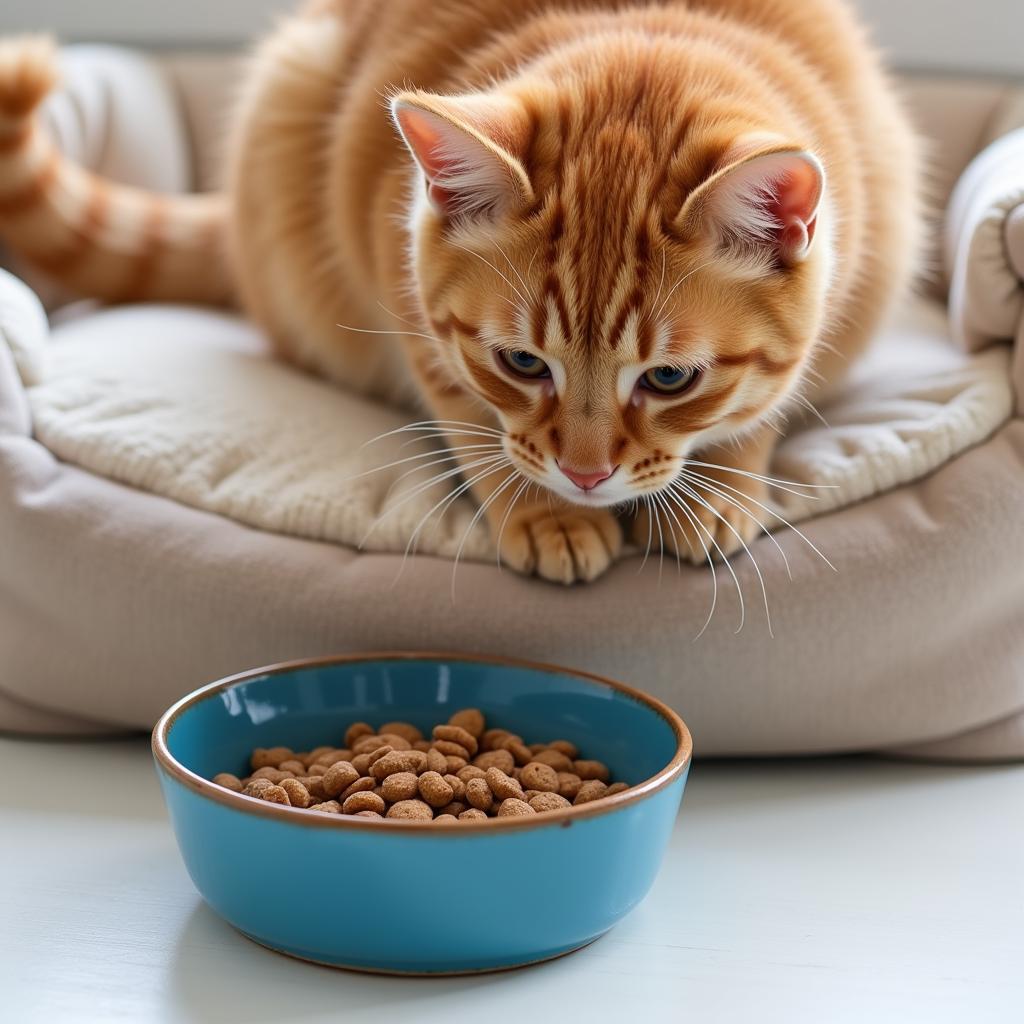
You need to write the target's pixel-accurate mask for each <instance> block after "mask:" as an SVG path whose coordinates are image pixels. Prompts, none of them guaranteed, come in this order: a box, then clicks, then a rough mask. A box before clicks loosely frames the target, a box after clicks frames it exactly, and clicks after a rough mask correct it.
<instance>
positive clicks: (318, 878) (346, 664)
mask: <svg viewBox="0 0 1024 1024" xmlns="http://www.w3.org/2000/svg"><path fill="white" fill-rule="evenodd" d="M463 707H479V708H481V709H483V711H484V712H485V714H487V716H488V717H489V719H491V720H492V722H493V723H496V724H499V725H501V726H502V727H505V728H509V729H512V730H513V731H515V732H518V733H520V734H521V735H522V736H523V737H524V738H525V739H526V741H527V742H537V741H545V740H552V739H556V738H564V739H569V740H572V741H573V742H574V743H576V744H577V745H578V746H579V747H580V748H581V750H582V751H583V752H584V755H585V756H589V757H596V758H599V759H601V760H603V761H605V762H606V763H607V764H608V765H609V767H610V768H611V770H612V772H613V775H614V777H615V778H617V779H621V780H623V781H625V782H628V783H630V784H631V785H636V784H640V783H644V781H645V780H650V779H651V778H652V777H653V776H659V777H658V778H657V779H655V780H654V781H653V782H650V783H648V784H647V786H646V787H643V786H642V787H641V792H640V794H639V795H634V794H632V793H626V794H621V795H620V796H619V797H616V798H613V799H611V800H608V801H603V802H600V803H595V804H594V805H591V806H589V807H587V808H580V809H579V811H569V812H558V813H556V814H555V815H554V816H552V817H551V818H550V819H546V816H537V817H535V818H529V819H525V820H524V819H518V820H514V821H508V820H506V819H502V820H501V821H500V822H487V823H483V824H474V825H468V824H460V825H451V826H447V827H446V826H431V825H422V824H420V825H409V824H404V823H399V822H379V821H377V822H374V821H366V820H363V819H350V818H342V817H340V816H335V815H322V814H317V813H316V812H311V811H297V810H294V809H291V808H280V807H276V806H271V805H267V804H263V803H260V802H257V801H251V800H249V799H248V798H242V797H237V796H235V795H234V794H226V793H225V792H224V791H222V790H219V789H218V788H217V787H213V786H210V785H205V784H204V783H203V782H201V781H200V780H199V779H197V778H195V777H193V776H192V775H190V773H195V775H196V776H200V777H202V778H204V779H209V778H211V777H212V776H213V775H214V774H216V773H217V772H219V771H231V772H235V773H237V774H240V775H241V774H244V766H245V762H246V758H247V756H248V754H249V753H250V751H251V750H252V748H253V747H256V746H275V745H279V744H283V745H286V746H291V747H293V748H294V749H297V750H298V749H310V748H311V747H314V746H319V745H321V744H324V743H336V744H338V745H340V744H341V737H342V734H343V733H344V730H345V727H346V726H347V725H348V724H350V723H351V722H352V721H354V720H357V719H363V720H366V721H369V722H370V723H371V724H374V725H379V724H381V723H383V722H384V721H388V720H396V719H400V720H406V721H410V722H413V723H414V724H416V725H418V726H420V727H421V728H423V729H424V730H426V729H427V728H429V727H430V726H431V725H433V724H435V723H437V722H439V721H443V720H444V719H446V718H447V717H448V716H449V715H450V714H451V713H452V712H453V711H455V710H457V709H459V708H463ZM176 708H177V710H176V709H171V711H169V712H168V713H167V715H165V716H164V719H162V720H161V723H160V724H159V725H158V726H157V729H156V731H155V732H154V749H155V750H156V752H157V764H158V768H159V775H160V781H161V785H162V787H163V791H164V797H165V799H166V801H167V806H168V809H169V811H170V815H171V821H172V823H173V826H174V830H175V833H176V835H177V838H178V843H179V846H180V847H181V851H182V855H183V857H184V859H185V863H186V866H187V867H188V870H189V873H190V874H191V876H192V879H193V881H194V882H195V884H196V888H197V889H198V890H199V892H200V893H201V894H202V896H203V898H204V899H205V900H206V901H207V902H208V903H209V904H210V906H211V907H213V909H214V910H216V911H217V912H218V913H219V914H221V915H222V916H223V917H224V918H226V919H227V920H228V921H229V922H230V923H231V924H233V925H234V926H235V927H236V928H239V929H240V930H241V931H243V932H245V933H246V934H247V935H249V936H250V937H251V938H254V939H256V940H257V941H259V942H261V943H263V944H265V945H267V946H271V947H273V948H276V949H279V950H281V951H283V952H286V953H291V954H293V955H296V956H301V957H305V958H308V959H312V960H317V961H321V962H324V963H329V964H337V965H340V966H348V967H357V968H362V969H368V970H382V971H396V972H416V973H432V972H462V971H476V970H488V969H497V968H502V967H509V966H513V965H517V964H522V963H528V962H531V961H535V960H540V959H545V958H548V957H552V956H557V955H558V954H560V953H563V952H567V951H569V950H572V949H575V948H578V947H579V946H581V945H584V944H586V943H587V942H589V941H591V940H593V939H595V938H597V937H598V936H599V935H601V934H602V933H603V932H605V931H607V930H608V929H609V928H610V927H612V925H614V924H615V922H616V921H618V920H619V919H620V918H621V917H622V916H623V915H624V914H626V913H628V912H629V911H630V910H631V909H632V908H633V907H634V906H636V904H637V903H638V902H639V901H640V900H641V899H642V898H643V897H644V895H645V894H646V893H647V891H648V889H649V888H650V886H651V884H652V883H653V881H654V877H655V874H656V873H657V870H658V867H659V865H660V863H661V860H662V857H663V855H664V852H665V848H666V845H667V843H668V838H669V834H670V832H671V829H672V826H673V823H674V820H675V816H676V812H677V810H678V808H679V803H680V800H681V799H682V795H683V786H684V784H685V779H686V771H687V767H688V763H689V761H688V753H689V746H688V744H689V738H688V735H687V734H686V733H685V727H684V726H682V725H681V723H679V722H678V719H676V720H675V722H676V723H678V724H674V723H673V722H672V721H670V720H669V719H668V718H666V717H664V716H663V714H662V713H661V712H660V711H659V710H657V709H656V708H654V707H652V706H651V705H648V704H647V703H644V702H642V701H641V700H639V699H637V698H636V697H634V696H633V695H631V694H629V693H626V692H622V691H620V690H617V689H615V688H613V687H612V686H611V685H608V684H605V683H603V682H600V681H596V680H593V679H591V678H588V677H581V676H575V675H572V674H566V673H563V672H560V671H556V670H542V669H538V668H534V667H525V666H519V665H514V664H504V663H502V664H491V663H488V662H486V661H462V660H457V659H452V658H445V657H441V656H438V657H437V658H430V657H417V658H415V659H402V658H398V659H391V660H388V659H387V656H385V658H382V659H378V660H373V661H342V662H336V663H332V664H321V665H315V666H310V667H298V668H286V669H284V670H272V671H268V672H265V673H262V674H259V675H255V676H251V677H248V678H245V679H243V680H239V681H235V682H231V681H228V682H227V683H226V684H215V685H214V686H213V687H207V688H206V689H205V690H203V691H200V695H199V696H198V697H197V696H193V697H192V698H186V699H185V700H184V701H182V702H181V703H180V704H179V705H177V706H176ZM666 714H671V713H667V712H666ZM677 729H678V730H679V731H678V732H677ZM684 748H685V749H684ZM670 762H672V763H673V764H672V767H671V769H670V770H669V771H665V769H666V766H669V765H670ZM182 769H185V770H184V771H183V770H182ZM659 773H660V775H659ZM580 812H585V813H580ZM285 865H290V866H291V867H293V868H297V870H295V871H289V870H284V866H285Z"/></svg>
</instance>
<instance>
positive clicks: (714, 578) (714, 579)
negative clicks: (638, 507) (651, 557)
mask: <svg viewBox="0 0 1024 1024" xmlns="http://www.w3.org/2000/svg"><path fill="white" fill-rule="evenodd" d="M659 497H660V498H661V500H662V502H663V503H664V506H665V510H666V511H667V512H668V514H669V515H670V516H671V517H672V519H673V520H674V521H675V524H676V526H678V527H679V535H680V537H683V538H685V537H686V531H685V529H684V528H683V524H682V523H681V522H680V521H679V517H678V516H677V515H676V514H675V511H674V510H673V508H672V505H671V504H670V503H669V501H668V498H667V497H665V496H664V495H659ZM679 507H680V508H681V509H682V511H683V513H684V514H685V515H686V516H687V518H688V519H689V522H690V525H691V526H694V533H695V535H696V537H697V543H698V544H700V546H701V548H702V549H703V551H704V557H705V558H706V559H707V563H708V566H709V568H710V569H711V586H712V588H713V589H712V591H711V608H710V609H709V610H708V617H707V619H705V621H704V625H703V626H701V630H700V632H699V633H698V634H697V635H696V636H695V637H694V638H693V639H694V640H695V641H696V640H699V639H700V638H701V637H702V636H703V635H704V634H705V633H706V632H707V628H708V626H710V625H711V620H712V619H713V618H714V615H715V608H716V606H717V605H718V566H716V565H715V560H714V559H713V558H712V557H711V551H710V550H709V549H708V546H707V544H705V543H704V538H703V537H702V536H701V535H700V530H698V529H696V527H695V523H694V515H693V513H692V512H691V511H690V510H689V509H688V508H686V506H685V505H680V506H679ZM676 557H677V558H678V557H679V550H678V545H676Z"/></svg>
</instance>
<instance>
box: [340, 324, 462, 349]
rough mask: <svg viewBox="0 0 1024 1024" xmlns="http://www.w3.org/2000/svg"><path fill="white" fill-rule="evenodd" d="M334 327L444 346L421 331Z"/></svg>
mask: <svg viewBox="0 0 1024 1024" xmlns="http://www.w3.org/2000/svg"><path fill="white" fill-rule="evenodd" d="M334 326H335V327H340V328H341V329H342V330H343V331H353V332H354V333H356V334H390V335H393V336H394V337H396V338H426V339H427V341H436V342H437V343H438V344H439V345H443V344H444V342H443V341H441V339H440V338H435V337H434V335H433V334H424V333H423V332H422V331H371V330H369V329H368V328H366V327H350V326H349V325H348V324H335V325H334Z"/></svg>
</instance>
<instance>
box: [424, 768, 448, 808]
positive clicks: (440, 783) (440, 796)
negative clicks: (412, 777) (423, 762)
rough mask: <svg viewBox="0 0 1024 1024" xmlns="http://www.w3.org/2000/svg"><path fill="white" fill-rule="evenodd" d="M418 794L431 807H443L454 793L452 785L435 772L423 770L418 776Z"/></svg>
mask: <svg viewBox="0 0 1024 1024" xmlns="http://www.w3.org/2000/svg"><path fill="white" fill-rule="evenodd" d="M419 783H420V796H421V797H423V799H424V800H425V801H426V802H427V803H428V804H430V806H431V807H444V805H445V804H450V803H451V802H452V798H453V796H454V793H453V792H452V787H451V786H449V785H448V783H447V782H445V781H444V778H443V777H442V776H440V775H439V774H438V773H437V772H424V773H423V774H422V775H421V776H420V780H419Z"/></svg>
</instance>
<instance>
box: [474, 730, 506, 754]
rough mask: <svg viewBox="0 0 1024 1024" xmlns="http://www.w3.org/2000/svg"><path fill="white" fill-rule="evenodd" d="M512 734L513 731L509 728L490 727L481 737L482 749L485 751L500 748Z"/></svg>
mask: <svg viewBox="0 0 1024 1024" xmlns="http://www.w3.org/2000/svg"><path fill="white" fill-rule="evenodd" d="M511 735H512V733H510V732H509V731H508V729H488V730H487V732H485V733H484V734H483V736H481V737H480V749H481V750H485V751H486V750H500V749H501V744H502V743H503V742H504V741H505V740H506V739H507V738H508V737H509V736H511Z"/></svg>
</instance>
